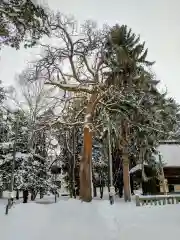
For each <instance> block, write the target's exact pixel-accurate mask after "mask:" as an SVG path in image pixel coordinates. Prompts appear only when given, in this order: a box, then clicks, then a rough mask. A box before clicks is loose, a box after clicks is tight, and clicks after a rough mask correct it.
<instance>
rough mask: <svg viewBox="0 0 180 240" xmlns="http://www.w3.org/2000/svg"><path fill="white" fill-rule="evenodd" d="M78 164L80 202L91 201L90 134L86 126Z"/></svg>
mask: <svg viewBox="0 0 180 240" xmlns="http://www.w3.org/2000/svg"><path fill="white" fill-rule="evenodd" d="M83 150H84V151H83V156H82V158H81V163H80V198H81V200H82V201H85V202H90V201H91V200H92V195H91V193H92V190H91V164H90V162H91V155H92V132H91V130H90V129H89V127H88V126H85V127H84V149H83Z"/></svg>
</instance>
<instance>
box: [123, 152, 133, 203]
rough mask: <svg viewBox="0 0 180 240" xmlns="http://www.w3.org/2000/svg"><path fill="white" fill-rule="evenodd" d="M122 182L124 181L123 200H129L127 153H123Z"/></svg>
mask: <svg viewBox="0 0 180 240" xmlns="http://www.w3.org/2000/svg"><path fill="white" fill-rule="evenodd" d="M123 182H124V200H125V202H127V201H129V202H130V201H131V193H130V177H129V159H128V155H127V154H125V153H124V154H123Z"/></svg>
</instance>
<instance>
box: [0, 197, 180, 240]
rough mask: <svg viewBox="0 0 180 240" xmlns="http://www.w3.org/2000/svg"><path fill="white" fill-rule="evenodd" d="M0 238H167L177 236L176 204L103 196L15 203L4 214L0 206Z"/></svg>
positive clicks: (178, 215) (178, 216)
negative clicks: (147, 203) (139, 204)
mask: <svg viewBox="0 0 180 240" xmlns="http://www.w3.org/2000/svg"><path fill="white" fill-rule="evenodd" d="M0 221H1V223H0V236H1V239H2V240H50V239H62V240H73V239H75V240H76V239H77V240H90V239H91V240H116V239H118V240H119V239H122V240H123V239H125V240H130V239H132V240H144V239H146V240H150V239H151V240H152V239H153V240H156V239H157V240H158V239H163V240H169V239H173V238H174V237H175V238H177V237H178V236H180V227H179V223H180V205H177V204H176V205H165V206H144V207H136V206H135V203H134V202H132V203H127V204H126V203H124V202H123V201H120V202H119V201H118V202H116V203H115V204H114V205H113V206H111V205H110V204H109V202H108V201H107V200H99V201H97V200H94V201H93V202H92V203H81V202H80V201H79V200H63V199H60V201H59V202H58V203H53V204H37V203H28V204H17V205H16V206H15V207H14V208H13V209H11V210H10V212H9V215H8V216H5V215H4V206H2V205H1V206H0Z"/></svg>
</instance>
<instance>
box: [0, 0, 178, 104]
mask: <svg viewBox="0 0 180 240" xmlns="http://www.w3.org/2000/svg"><path fill="white" fill-rule="evenodd" d="M47 1H48V4H49V6H50V7H51V8H53V9H54V10H55V11H57V10H59V11H61V12H63V13H67V14H73V15H74V16H75V18H76V19H77V20H79V21H83V20H85V19H93V20H95V21H97V22H98V25H99V26H101V25H102V24H103V23H108V24H109V25H114V24H116V23H119V24H127V25H128V26H129V27H131V28H132V29H133V32H135V33H136V34H140V35H141V39H142V40H145V41H146V46H147V47H148V48H149V60H155V61H156V65H155V67H154V70H155V72H156V74H157V76H158V79H160V80H161V81H162V86H163V87H165V86H166V87H167V88H168V92H169V94H170V95H171V96H173V97H174V98H175V99H176V100H177V101H178V102H179V103H180V94H179V92H180V91H179V87H178V85H179V80H180V79H179V78H180V72H179V63H180V45H179V43H180V28H179V27H178V25H179V23H180V14H179V9H180V2H179V0H151V1H146V0H136V1H135V0H111V1H107V0H105V1H101V0H99V1H97V0H76V1H73V0H47ZM36 52H37V49H30V50H25V49H23V48H22V49H21V50H19V51H16V50H14V49H10V48H5V49H3V50H2V51H1V52H0V56H1V58H0V79H1V80H3V82H4V84H6V85H9V84H12V83H13V81H14V77H15V74H16V73H18V72H20V71H21V70H22V69H23V68H24V67H25V66H26V63H27V61H28V60H32V59H33V58H34V57H35V54H36Z"/></svg>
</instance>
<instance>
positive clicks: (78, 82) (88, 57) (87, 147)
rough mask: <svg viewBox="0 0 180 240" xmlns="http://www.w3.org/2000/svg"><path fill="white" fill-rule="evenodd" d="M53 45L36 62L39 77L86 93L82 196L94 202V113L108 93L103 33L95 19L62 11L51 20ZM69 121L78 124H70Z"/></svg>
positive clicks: (61, 86) (62, 86)
mask: <svg viewBox="0 0 180 240" xmlns="http://www.w3.org/2000/svg"><path fill="white" fill-rule="evenodd" d="M49 25H50V28H51V29H52V36H54V37H55V39H56V40H55V44H54V45H51V46H50V45H42V46H43V47H44V54H43V56H42V58H41V60H40V61H39V62H38V63H37V64H36V69H37V72H38V78H39V77H41V78H44V79H45V84H47V85H51V86H56V87H58V88H60V89H62V90H64V92H65V93H64V94H65V95H66V92H71V97H75V96H76V94H77V93H78V94H79V95H80V93H86V99H87V106H86V109H85V117H84V122H83V128H84V130H83V131H84V145H83V150H82V156H81V163H80V197H81V199H82V200H83V201H87V202H88V201H91V200H92V194H91V192H92V191H91V155H92V137H93V116H94V111H95V108H96V106H97V104H98V103H99V100H100V99H101V98H102V97H103V96H104V95H105V94H106V90H105V87H104V84H103V71H104V68H105V66H104V59H103V58H102V47H103V41H102V39H103V38H102V36H103V33H102V32H100V31H97V30H96V25H95V23H93V22H90V21H87V22H85V24H84V25H82V26H79V27H78V24H77V22H76V21H75V20H74V19H73V18H69V17H66V16H64V15H62V14H60V13H58V14H57V15H54V16H51V20H50V22H49ZM67 124H71V125H72V124H76V122H75V123H67Z"/></svg>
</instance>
